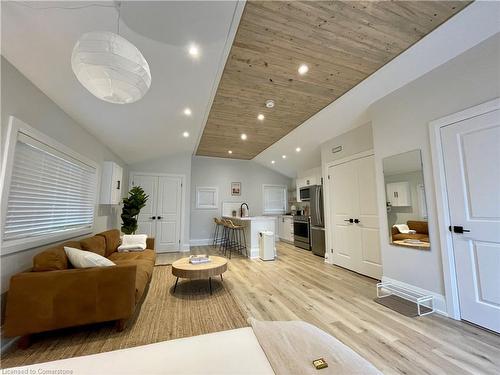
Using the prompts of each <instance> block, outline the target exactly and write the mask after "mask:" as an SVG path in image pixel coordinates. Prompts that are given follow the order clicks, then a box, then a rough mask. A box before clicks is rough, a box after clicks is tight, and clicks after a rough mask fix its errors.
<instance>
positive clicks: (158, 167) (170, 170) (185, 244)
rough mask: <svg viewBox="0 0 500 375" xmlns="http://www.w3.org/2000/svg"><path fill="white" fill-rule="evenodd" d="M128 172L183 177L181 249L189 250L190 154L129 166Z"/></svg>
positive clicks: (170, 156)
mask: <svg viewBox="0 0 500 375" xmlns="http://www.w3.org/2000/svg"><path fill="white" fill-rule="evenodd" d="M129 171H130V172H144V173H165V174H177V175H184V176H185V179H184V181H185V186H184V191H185V194H186V195H185V197H184V202H185V205H184V212H183V213H182V215H183V218H182V220H183V231H182V232H183V233H182V236H181V242H182V243H181V248H182V249H184V250H187V249H188V248H189V228H190V202H191V199H190V194H191V153H188V152H184V153H178V154H173V155H169V156H166V157H162V158H158V159H152V160H145V161H142V162H139V163H133V164H130V165H129Z"/></svg>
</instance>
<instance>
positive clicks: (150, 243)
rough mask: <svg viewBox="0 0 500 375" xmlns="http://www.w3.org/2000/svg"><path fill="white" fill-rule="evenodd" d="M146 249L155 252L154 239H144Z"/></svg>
mask: <svg viewBox="0 0 500 375" xmlns="http://www.w3.org/2000/svg"><path fill="white" fill-rule="evenodd" d="M146 249H150V250H155V239H154V237H148V238H146Z"/></svg>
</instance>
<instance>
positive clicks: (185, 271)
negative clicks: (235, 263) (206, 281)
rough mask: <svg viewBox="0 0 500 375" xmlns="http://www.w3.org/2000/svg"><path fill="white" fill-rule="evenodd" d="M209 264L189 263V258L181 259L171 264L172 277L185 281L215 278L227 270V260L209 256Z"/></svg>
mask: <svg viewBox="0 0 500 375" xmlns="http://www.w3.org/2000/svg"><path fill="white" fill-rule="evenodd" d="M209 259H210V262H208V263H201V264H191V263H189V258H181V259H179V260H176V261H175V262H174V263H172V275H174V276H177V277H182V278H187V279H196V278H200V279H201V278H207V277H212V276H217V275H220V274H222V273H224V272H225V271H226V270H227V259H226V258H223V257H218V256H214V255H211V256H210V257H209Z"/></svg>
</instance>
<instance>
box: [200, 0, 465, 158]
mask: <svg viewBox="0 0 500 375" xmlns="http://www.w3.org/2000/svg"><path fill="white" fill-rule="evenodd" d="M468 4H469V2H464V1H425V2H424V1H391V2H388V1H368V2H361V1H345V2H344V1H329V2H322V1H315V2H311V1H293V2H280V1H273V2H271V1H248V2H247V4H246V7H245V10H244V12H243V16H242V18H241V21H240V25H239V28H238V32H237V34H236V37H235V40H234V42H233V46H232V48H231V52H230V56H229V58H228V61H227V62H226V66H225V69H224V72H223V76H222V79H221V81H220V83H219V87H218V90H217V93H216V96H215V99H214V102H213V104H212V108H211V110H210V114H209V118H208V121H207V124H206V126H205V129H204V131H203V135H202V137H201V139H200V142H199V145H198V149H197V154H198V155H206V156H217V157H229V156H230V157H233V158H238V159H252V158H254V157H255V156H256V155H258V154H259V153H261V152H262V151H263V150H265V149H266V148H267V147H269V146H270V145H272V144H273V143H275V142H276V141H278V140H279V139H280V138H282V137H284V136H285V135H286V134H288V133H289V132H290V131H292V130H293V129H295V128H296V127H297V126H299V125H300V124H302V123H303V122H304V121H305V120H307V119H308V118H309V117H311V116H312V115H314V114H315V113H317V112H318V111H320V110H321V109H322V108H324V107H325V106H327V105H328V104H330V103H331V102H332V101H334V100H335V99H337V98H338V97H339V96H341V95H342V94H344V93H345V92H347V91H349V90H350V89H351V88H353V87H354V86H356V85H357V84H358V83H360V82H361V81H363V80H364V79H365V78H367V77H368V76H369V75H371V74H372V73H374V72H375V71H376V70H377V69H379V68H380V67H382V66H383V65H385V64H386V63H388V62H389V61H390V60H392V59H393V58H394V57H396V56H397V55H399V54H400V53H401V52H403V51H404V50H406V49H407V48H409V47H410V46H411V45H413V44H414V43H415V42H417V41H418V40H420V39H421V38H422V37H424V36H425V35H426V34H428V33H429V32H431V31H432V30H434V29H435V28H436V27H437V26H439V25H440V24H442V23H443V22H445V21H446V20H447V19H448V18H450V17H451V16H453V15H454V14H456V13H457V12H459V11H460V10H461V9H463V8H464V7H465V6H467V5H468ZM301 64H306V65H307V66H308V67H309V71H308V72H307V73H306V74H305V75H299V73H298V68H299V66H300V65H301ZM268 99H272V100H274V101H275V107H274V108H272V109H268V108H266V106H265V101H266V100H268ZM259 114H263V115H264V117H265V118H264V120H259V119H258V118H257V116H258V115H259ZM241 134H246V135H247V140H242V139H241ZM229 150H231V151H232V154H228V151H229Z"/></svg>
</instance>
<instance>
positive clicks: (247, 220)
mask: <svg viewBox="0 0 500 375" xmlns="http://www.w3.org/2000/svg"><path fill="white" fill-rule="evenodd" d="M223 218H224V219H229V220H231V221H232V222H233V223H234V224H236V225H242V226H244V227H245V229H244V230H245V237H246V241H247V253H248V257H249V258H258V257H259V232H262V231H266V230H268V231H271V232H273V233H274V236H275V238H276V236H277V233H276V217H274V216H246V217H235V216H223Z"/></svg>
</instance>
